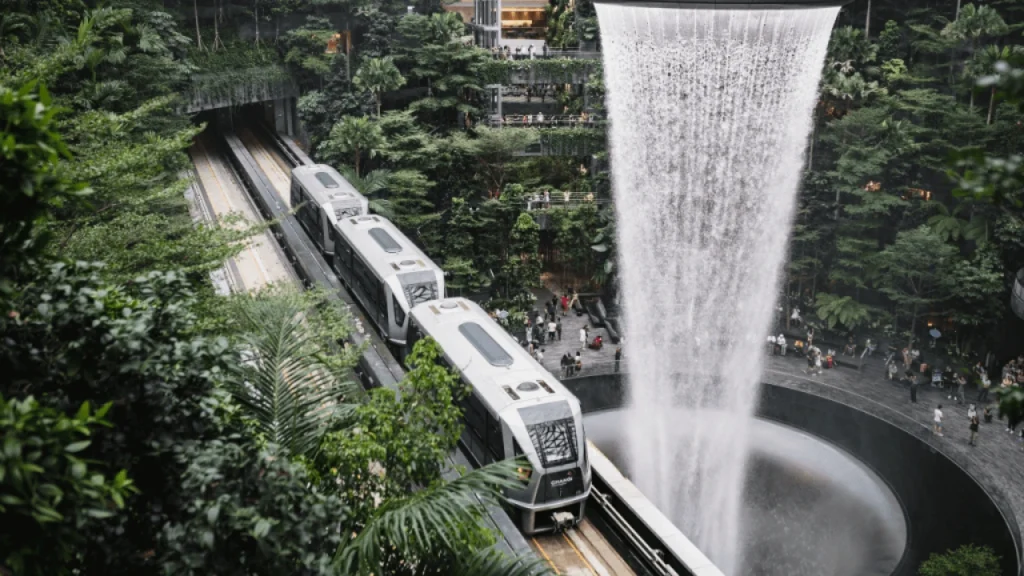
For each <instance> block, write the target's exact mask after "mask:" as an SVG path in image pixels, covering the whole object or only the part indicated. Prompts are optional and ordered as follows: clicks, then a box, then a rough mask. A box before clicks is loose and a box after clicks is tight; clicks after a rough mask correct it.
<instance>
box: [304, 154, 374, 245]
mask: <svg viewBox="0 0 1024 576" xmlns="http://www.w3.org/2000/svg"><path fill="white" fill-rule="evenodd" d="M290 196H291V205H292V207H293V208H294V207H296V206H297V207H299V209H298V212H297V213H296V217H297V218H298V220H299V222H300V223H301V224H302V227H303V228H305V229H306V233H307V234H309V237H310V238H312V239H313V241H314V242H316V245H317V247H319V248H320V250H321V251H322V252H323V253H324V254H327V255H328V256H330V255H331V254H334V242H333V237H332V235H331V228H332V227H333V226H334V225H335V224H336V223H337V222H338V220H341V219H342V218H346V217H349V216H362V215H364V214H367V213H368V212H369V204H370V203H369V201H368V200H367V199H366V197H365V196H363V195H362V194H360V193H359V191H358V190H356V189H355V187H353V186H352V184H350V183H349V182H348V180H345V178H343V177H342V176H341V174H338V171H337V170H335V169H334V168H331V167H330V166H328V165H326V164H312V165H309V166H296V167H295V168H292V187H291V194H290Z"/></svg>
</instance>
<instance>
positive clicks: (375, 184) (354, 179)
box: [338, 166, 395, 219]
mask: <svg viewBox="0 0 1024 576" xmlns="http://www.w3.org/2000/svg"><path fill="white" fill-rule="evenodd" d="M338 172H339V173H340V174H341V175H342V176H344V177H345V179H346V180H348V182H349V184H351V185H352V187H353V188H355V189H356V190H358V191H359V193H360V194H362V195H363V196H366V197H367V198H369V201H370V210H373V211H374V212H375V213H377V214H380V215H381V216H384V217H385V218H390V219H394V217H395V214H394V212H393V210H392V207H391V202H389V201H388V200H386V199H384V198H381V197H380V195H381V194H382V193H384V192H386V191H387V189H388V187H389V186H390V185H391V183H392V174H391V171H390V170H386V169H383V168H381V169H378V170H373V171H370V172H367V173H366V174H364V175H362V176H359V175H358V174H356V171H355V170H353V169H352V168H349V167H348V166H341V167H339V168H338Z"/></svg>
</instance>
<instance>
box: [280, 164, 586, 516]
mask: <svg viewBox="0 0 1024 576" xmlns="http://www.w3.org/2000/svg"><path fill="white" fill-rule="evenodd" d="M353 195H354V197H353ZM291 196H292V205H293V206H296V205H299V204H303V207H302V208H300V209H299V211H298V219H299V221H300V222H301V223H302V225H303V227H304V228H305V229H306V232H307V233H308V234H309V235H310V237H311V238H313V240H314V241H315V242H316V244H317V246H318V247H319V248H320V249H321V250H322V251H323V252H324V253H325V254H327V255H328V258H329V261H330V263H331V266H332V267H333V268H334V270H335V272H337V274H338V278H339V279H341V281H342V282H343V283H345V285H346V286H348V288H349V290H350V291H351V292H352V294H353V295H354V297H355V298H356V299H357V300H359V303H360V304H361V305H362V306H363V309H364V310H365V311H366V312H367V318H368V320H369V321H370V322H372V323H373V324H374V325H375V327H376V328H377V331H378V332H379V333H380V335H381V337H382V338H383V339H384V340H385V341H386V342H388V343H389V344H391V345H393V346H394V347H396V348H398V350H399V353H400V355H401V356H403V357H404V356H406V355H407V354H408V352H410V351H411V350H412V347H413V345H415V343H416V340H418V339H419V338H422V337H423V336H431V337H433V338H434V339H435V340H436V341H437V343H438V345H439V346H440V347H441V349H442V350H443V351H444V362H445V363H446V364H447V365H448V367H449V368H451V369H452V370H454V371H456V372H457V373H458V374H459V375H460V376H461V378H462V379H463V381H465V382H466V383H467V384H469V385H470V386H471V387H472V389H473V392H472V394H471V395H470V396H469V397H468V398H466V399H465V400H464V401H463V404H462V409H463V413H464V418H465V421H466V427H465V429H464V430H463V433H462V438H461V440H460V441H461V443H462V444H463V445H464V446H465V448H466V450H467V452H468V453H469V454H470V456H471V458H472V459H473V460H474V461H475V463H476V464H477V465H485V464H489V463H491V462H494V461H497V460H504V459H507V458H514V457H519V456H525V457H526V458H527V459H528V460H529V462H530V469H528V470H524V471H523V474H524V476H526V477H527V478H528V484H527V486H526V487H525V488H524V489H523V490H513V491H509V492H508V493H507V494H506V497H507V500H508V504H509V507H510V509H511V510H512V512H513V513H514V514H515V516H516V521H517V523H518V524H519V527H520V529H521V530H522V531H523V533H524V534H528V535H529V534H536V533H540V532H549V531H552V530H556V529H559V528H562V527H565V526H566V525H571V524H576V523H578V522H580V521H581V520H582V519H583V514H584V507H585V505H586V500H587V498H588V497H589V495H590V483H591V479H590V474H591V473H590V462H589V459H588V457H587V447H586V438H585V435H584V431H583V419H582V415H581V411H580V404H579V401H578V400H577V399H576V397H575V396H573V395H572V394H571V393H570V392H569V391H568V390H566V388H565V387H564V386H562V384H561V383H560V382H559V381H558V380H557V379H556V378H555V377H554V376H552V375H551V373H550V372H548V371H547V370H545V369H544V367H543V366H541V365H540V364H539V363H537V362H536V361H535V360H534V359H533V358H532V357H531V356H530V355H529V354H528V353H527V352H526V351H525V350H524V349H523V348H522V347H521V346H519V344H518V343H516V341H515V340H513V339H512V337H511V336H509V335H508V333H507V332H505V330H504V329H503V328H501V326H499V325H498V324H497V323H496V322H494V320H492V319H491V318H490V316H488V315H487V313H486V312H485V311H484V310H483V309H482V308H480V306H479V305H477V304H476V303H474V302H472V301H470V300H466V299H464V298H447V299H446V298H445V285H444V271H443V270H442V269H441V268H440V267H439V266H437V265H436V264H434V262H433V261H432V260H430V259H429V258H427V256H426V255H425V254H424V253H423V252H422V251H421V250H420V249H419V248H417V247H416V245H415V244H414V243H413V242H412V241H411V240H410V239H409V238H408V237H406V236H405V234H403V233H402V232H401V231H400V230H399V229H398V228H397V227H396V226H395V225H394V224H392V223H391V222H390V221H389V220H387V219H386V218H383V217H381V216H378V215H371V214H369V213H368V206H367V201H366V199H365V198H364V197H363V196H362V195H361V194H359V192H358V191H356V190H355V189H354V188H353V187H352V186H351V185H350V184H349V183H348V182H347V181H346V180H345V179H344V178H342V177H341V175H340V174H338V173H337V172H336V171H335V170H333V169H332V168H330V167H329V166H324V165H319V164H317V165H312V166H301V167H298V168H295V169H294V170H292V187H291Z"/></svg>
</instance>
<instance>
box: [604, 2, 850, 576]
mask: <svg viewBox="0 0 1024 576" xmlns="http://www.w3.org/2000/svg"><path fill="white" fill-rule="evenodd" d="M683 6H685V5H683ZM597 12H598V18H599V21H600V25H601V33H602V42H603V46H604V48H603V53H604V71H605V72H604V73H605V84H606V86H607V92H608V97H607V99H608V108H609V116H610V120H611V128H610V144H611V155H612V184H613V188H614V195H615V207H616V213H617V224H618V225H617V227H618V234H619V238H618V246H619V262H620V265H619V270H620V275H621V286H622V289H623V296H624V313H625V317H626V324H625V326H626V330H625V335H626V343H625V348H624V350H625V353H626V356H627V360H628V368H629V374H630V394H631V400H630V405H631V407H630V410H631V417H630V419H629V425H628V430H626V431H625V432H624V433H625V434H626V435H627V437H628V447H629V452H630V456H629V458H630V465H629V474H630V476H631V478H632V479H633V481H634V482H635V483H636V484H637V486H638V487H639V488H640V489H641V491H643V492H644V494H645V495H647V497H648V498H651V499H652V501H654V503H655V504H656V505H658V506H659V507H660V509H661V510H662V511H663V512H664V513H665V514H666V515H667V516H668V517H669V518H671V519H673V520H674V521H675V522H676V524H677V526H679V528H680V529H682V530H683V532H684V533H685V534H686V535H687V536H688V537H689V538H690V539H691V540H693V541H694V542H695V543H696V544H697V545H698V547H700V548H701V549H702V550H703V551H704V552H705V553H706V554H707V555H708V556H709V557H710V558H711V559H712V560H713V561H714V562H715V563H716V564H717V565H718V566H719V568H721V569H722V571H723V572H725V573H726V574H740V573H744V572H746V573H749V571H746V570H742V569H741V566H742V559H741V558H739V556H740V552H739V551H740V550H741V548H742V547H741V543H740V542H738V540H739V534H740V529H739V526H740V523H741V518H740V505H741V501H740V498H741V492H742V487H743V480H744V473H745V467H746V462H747V446H746V440H745V438H746V435H747V432H748V426H749V423H750V419H751V417H752V414H753V410H754V407H755V406H754V405H755V402H756V396H757V391H758V383H759V376H760V373H761V363H762V358H761V354H762V350H763V348H764V339H765V337H766V336H767V334H768V330H769V328H770V324H771V318H772V308H773V305H774V302H775V298H776V294H777V286H778V282H779V272H780V269H781V266H782V263H783V260H784V256H785V250H786V245H787V240H788V236H789V229H790V225H791V220H792V217H793V211H794V204H795V196H796V192H797V188H798V185H799V182H800V177H801V171H802V168H803V152H804V150H805V147H806V145H807V136H808V134H809V132H810V129H811V119H812V110H813V107H814V104H815V101H816V98H817V90H818V82H819V80H820V75H821V68H822V63H823V61H824V58H825V52H826V48H827V46H828V40H829V33H830V31H831V28H832V25H833V23H834V22H835V18H836V15H837V14H838V12H839V8H833V7H829V8H810V9H760V10H758V9H754V10H747V9H739V8H737V9H699V8H696V9H695V8H686V7H680V5H675V7H653V6H651V5H635V6H631V5H628V4H625V5H614V4H603V3H599V4H597ZM680 410H683V411H684V412H683V413H686V411H689V412H690V413H691V414H694V413H699V414H700V417H699V418H698V417H694V418H692V419H691V418H679V417H678V415H679V413H680Z"/></svg>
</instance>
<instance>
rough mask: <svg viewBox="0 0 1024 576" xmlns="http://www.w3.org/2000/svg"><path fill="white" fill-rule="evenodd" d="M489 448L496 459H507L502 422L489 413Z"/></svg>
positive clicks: (492, 456)
mask: <svg viewBox="0 0 1024 576" xmlns="http://www.w3.org/2000/svg"><path fill="white" fill-rule="evenodd" d="M487 450H488V452H490V453H491V458H493V459H494V460H504V459H505V442H504V439H503V438H502V437H501V422H500V421H498V419H497V418H495V417H494V416H491V414H490V413H489V412H488V413H487Z"/></svg>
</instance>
